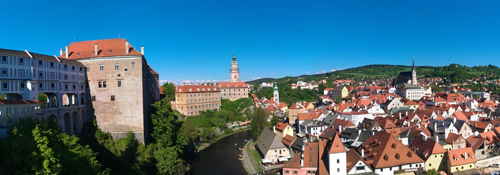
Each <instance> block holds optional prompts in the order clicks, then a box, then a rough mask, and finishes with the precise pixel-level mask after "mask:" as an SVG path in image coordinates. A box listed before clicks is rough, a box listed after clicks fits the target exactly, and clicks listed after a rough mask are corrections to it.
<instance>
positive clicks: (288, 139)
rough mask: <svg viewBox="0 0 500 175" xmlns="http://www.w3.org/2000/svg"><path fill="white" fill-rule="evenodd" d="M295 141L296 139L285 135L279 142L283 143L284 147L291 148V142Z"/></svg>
mask: <svg viewBox="0 0 500 175" xmlns="http://www.w3.org/2000/svg"><path fill="white" fill-rule="evenodd" d="M295 139H297V137H294V136H291V135H288V134H287V135H286V136H285V137H283V139H281V142H283V144H285V145H286V146H288V147H290V146H292V143H293V141H295Z"/></svg>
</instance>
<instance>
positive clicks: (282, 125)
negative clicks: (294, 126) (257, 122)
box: [275, 122, 288, 131]
mask: <svg viewBox="0 0 500 175" xmlns="http://www.w3.org/2000/svg"><path fill="white" fill-rule="evenodd" d="M287 126H288V123H283V122H278V123H276V126H275V127H276V129H278V130H280V131H284V130H285V128H286V127H287Z"/></svg>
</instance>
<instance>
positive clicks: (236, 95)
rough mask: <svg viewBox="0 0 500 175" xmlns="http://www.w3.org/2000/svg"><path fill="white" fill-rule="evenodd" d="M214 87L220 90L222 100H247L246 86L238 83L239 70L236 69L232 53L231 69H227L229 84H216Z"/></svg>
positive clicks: (236, 65)
mask: <svg viewBox="0 0 500 175" xmlns="http://www.w3.org/2000/svg"><path fill="white" fill-rule="evenodd" d="M215 87H217V88H219V89H220V91H221V96H222V99H229V100H231V101H235V100H238V99H240V98H248V85H247V84H246V83H245V82H241V81H240V68H238V61H236V55H235V54H234V53H233V60H232V61H231V68H229V82H218V83H217V84H216V85H215Z"/></svg>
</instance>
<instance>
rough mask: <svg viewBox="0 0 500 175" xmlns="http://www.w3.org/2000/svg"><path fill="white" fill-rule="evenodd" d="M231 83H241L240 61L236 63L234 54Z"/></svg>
mask: <svg viewBox="0 0 500 175" xmlns="http://www.w3.org/2000/svg"><path fill="white" fill-rule="evenodd" d="M229 76H230V77H229V78H230V82H239V81H240V69H239V68H238V61H236V56H235V55H234V54H233V61H231V68H230V69H229Z"/></svg>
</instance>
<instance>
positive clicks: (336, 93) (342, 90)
mask: <svg viewBox="0 0 500 175" xmlns="http://www.w3.org/2000/svg"><path fill="white" fill-rule="evenodd" d="M337 97H340V98H347V97H349V90H347V88H346V87H345V86H337V87H335V88H333V92H332V98H333V99H334V100H335V98H337Z"/></svg>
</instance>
